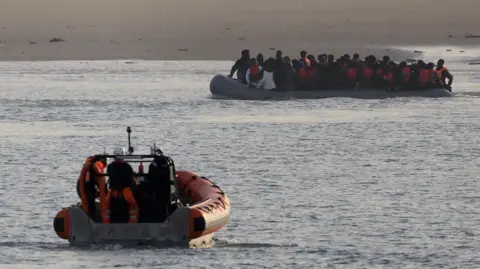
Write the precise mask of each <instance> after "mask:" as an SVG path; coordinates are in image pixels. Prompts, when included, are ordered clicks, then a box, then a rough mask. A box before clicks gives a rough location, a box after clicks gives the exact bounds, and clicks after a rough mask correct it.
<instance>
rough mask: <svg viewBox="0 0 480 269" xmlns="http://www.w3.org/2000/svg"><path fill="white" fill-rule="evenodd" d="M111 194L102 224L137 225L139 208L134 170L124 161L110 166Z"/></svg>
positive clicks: (106, 204) (107, 200) (116, 161)
mask: <svg viewBox="0 0 480 269" xmlns="http://www.w3.org/2000/svg"><path fill="white" fill-rule="evenodd" d="M107 174H108V184H109V192H108V195H107V197H106V199H105V208H104V210H103V212H102V223H127V222H129V223H136V222H138V209H139V206H138V204H137V201H136V199H135V197H134V196H133V191H132V187H133V185H134V175H133V169H132V167H131V166H130V164H128V163H127V162H125V161H123V160H115V161H114V162H112V163H111V164H109V165H108V168H107Z"/></svg>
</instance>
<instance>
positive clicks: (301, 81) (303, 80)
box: [293, 60, 308, 90]
mask: <svg viewBox="0 0 480 269" xmlns="http://www.w3.org/2000/svg"><path fill="white" fill-rule="evenodd" d="M293 69H294V70H295V73H294V74H295V79H294V84H295V90H305V89H306V88H307V82H308V74H307V68H306V67H305V64H304V62H303V61H297V60H294V61H293Z"/></svg>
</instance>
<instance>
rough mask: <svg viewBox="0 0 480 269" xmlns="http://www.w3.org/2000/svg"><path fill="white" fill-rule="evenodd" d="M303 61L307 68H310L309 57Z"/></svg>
mask: <svg viewBox="0 0 480 269" xmlns="http://www.w3.org/2000/svg"><path fill="white" fill-rule="evenodd" d="M302 61H303V62H304V63H305V67H310V60H309V59H308V58H307V57H305V58H302Z"/></svg>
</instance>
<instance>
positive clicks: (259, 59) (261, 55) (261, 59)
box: [257, 53, 264, 64]
mask: <svg viewBox="0 0 480 269" xmlns="http://www.w3.org/2000/svg"><path fill="white" fill-rule="evenodd" d="M257 62H258V63H259V64H263V62H264V61H263V54H261V53H259V54H257Z"/></svg>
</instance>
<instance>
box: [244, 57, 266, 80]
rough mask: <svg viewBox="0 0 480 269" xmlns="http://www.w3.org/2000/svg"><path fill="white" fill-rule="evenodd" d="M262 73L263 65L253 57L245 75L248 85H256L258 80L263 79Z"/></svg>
mask: <svg viewBox="0 0 480 269" xmlns="http://www.w3.org/2000/svg"><path fill="white" fill-rule="evenodd" d="M262 73H263V72H262V67H261V66H259V65H258V62H257V59H255V58H252V59H251V60H250V66H249V67H248V69H247V74H246V76H245V79H246V82H247V85H250V86H253V87H256V86H257V84H258V82H259V81H260V80H261V79H262Z"/></svg>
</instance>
